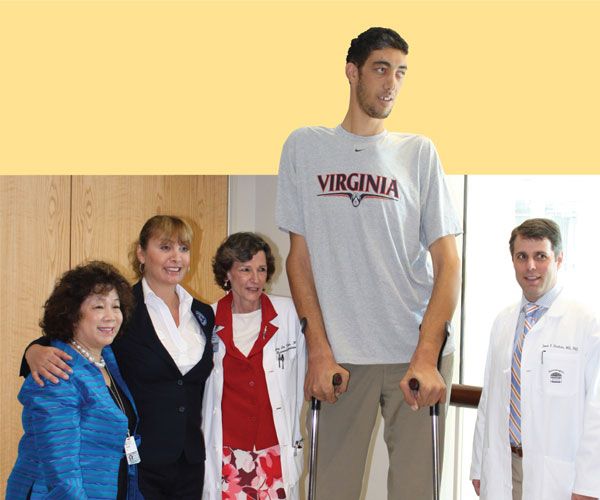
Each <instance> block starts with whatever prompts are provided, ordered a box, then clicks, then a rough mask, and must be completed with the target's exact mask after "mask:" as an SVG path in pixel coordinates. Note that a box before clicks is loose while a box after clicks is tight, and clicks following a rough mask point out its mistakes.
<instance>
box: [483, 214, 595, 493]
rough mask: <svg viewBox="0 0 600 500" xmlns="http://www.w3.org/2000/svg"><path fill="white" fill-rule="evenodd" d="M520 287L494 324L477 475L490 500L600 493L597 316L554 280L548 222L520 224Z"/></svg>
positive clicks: (557, 245) (556, 246)
mask: <svg viewBox="0 0 600 500" xmlns="http://www.w3.org/2000/svg"><path fill="white" fill-rule="evenodd" d="M509 246H510V253H511V257H512V261H513V265H514V268H515V276H516V278H517V282H518V283H519V286H520V287H521V289H522V290H523V296H522V298H521V300H520V301H519V303H517V304H515V305H512V306H510V307H508V308H506V309H504V310H503V311H502V312H501V313H500V314H499V315H498V317H497V318H496V321H495V322H494V325H493V327H492V333H491V337H490V345H489V351H488V357H487V364H486V369H485V382H484V388H483V393H482V397H481V401H480V403H479V409H478V413H477V425H476V430H475V440H474V444H473V463H472V466H471V478H472V479H473V486H474V487H475V491H476V492H477V494H478V495H480V496H481V498H482V499H486V500H512V499H514V500H520V499H521V498H522V499H524V500H537V499H540V500H542V499H543V500H569V499H571V500H593V499H597V498H598V497H599V496H600V317H599V316H598V315H597V314H596V312H592V311H590V310H589V309H587V308H586V307H584V306H583V305H581V304H580V303H578V302H577V301H574V300H572V299H569V298H568V297H567V296H565V292H564V291H562V290H561V287H560V285H559V284H558V283H557V276H558V269H559V268H560V266H561V264H562V260H563V253H562V249H561V248H562V243H561V235H560V230H559V228H558V226H557V224H556V223H555V222H553V221H551V220H548V219H530V220H526V221H525V222H523V223H522V224H521V225H520V226H518V227H516V228H515V229H513V231H512V234H511V237H510V241H509Z"/></svg>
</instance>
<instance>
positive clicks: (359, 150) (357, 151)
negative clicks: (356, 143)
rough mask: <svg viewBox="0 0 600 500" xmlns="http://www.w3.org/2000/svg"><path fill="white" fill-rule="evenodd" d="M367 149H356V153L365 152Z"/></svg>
mask: <svg viewBox="0 0 600 500" xmlns="http://www.w3.org/2000/svg"><path fill="white" fill-rule="evenodd" d="M365 149H367V148H362V149H356V148H354V152H355V153H360V152H361V151H364V150H365Z"/></svg>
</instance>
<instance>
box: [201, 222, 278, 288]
mask: <svg viewBox="0 0 600 500" xmlns="http://www.w3.org/2000/svg"><path fill="white" fill-rule="evenodd" d="M261 250H262V251H263V252H265V257H266V258H267V281H269V280H270V279H271V276H273V273H274V272H275V258H274V257H273V253H272V252H271V247H270V246H269V244H268V243H267V242H266V241H265V240H263V239H262V238H261V237H260V236H258V234H255V233H234V234H232V235H231V236H229V237H228V238H227V239H225V241H223V243H221V246H220V247H219V248H218V249H217V253H216V254H215V256H214V257H213V260H212V268H213V273H214V274H215V283H216V284H217V285H219V286H220V287H221V288H222V289H223V290H226V291H227V290H230V289H231V284H230V283H229V281H228V280H227V272H228V271H229V270H230V269H231V267H232V266H233V263H234V262H236V261H237V262H247V261H249V260H252V257H254V256H255V255H256V254H257V253H258V252H260V251H261Z"/></svg>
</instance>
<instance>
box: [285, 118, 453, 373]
mask: <svg viewBox="0 0 600 500" xmlns="http://www.w3.org/2000/svg"><path fill="white" fill-rule="evenodd" d="M276 217H277V224H278V226H279V227H280V228H281V229H282V230H284V231H288V232H293V233H297V234H300V235H302V236H303V237H304V238H305V240H306V242H307V244H308V248H309V252H310V258H311V264H312V269H313V274H314V279H315V284H316V288H317V294H318V297H319V302H320V305H321V309H322V312H323V319H324V321H325V328H326V330H327V337H328V339H329V342H330V344H331V346H332V349H333V353H334V356H335V358H336V360H337V361H338V362H341V363H353V364H381V363H406V362H408V361H410V358H411V356H412V354H413V352H414V350H415V347H416V345H417V340H418V336H419V331H418V327H419V324H420V323H421V321H422V319H423V314H424V312H425V309H426V307H427V303H428V301H429V297H430V296H431V290H432V287H433V276H432V268H431V260H430V258H429V252H428V250H427V249H428V248H429V246H430V245H431V244H432V243H433V242H434V241H435V240H437V239H438V238H440V237H442V236H446V235H449V234H454V235H456V234H460V232H461V227H460V222H459V219H458V217H457V215H456V212H455V211H454V209H453V207H452V205H451V202H450V196H449V193H448V189H447V187H446V184H445V182H444V177H443V172H442V168H441V165H440V161H439V158H438V155H437V152H436V150H435V147H434V146H433V143H432V142H431V141H430V140H429V139H427V138H425V137H422V136H418V135H411V134H398V133H389V132H385V131H384V132H382V133H381V134H378V135H376V136H370V137H363V136H357V135H354V134H351V133H349V132H347V131H346V130H345V129H343V128H342V127H341V126H338V127H336V128H335V129H329V128H325V127H305V128H301V129H298V130H296V131H294V132H292V134H291V135H290V136H289V138H288V140H287V141H286V143H285V145H284V147H283V152H282V156H281V163H280V167H279V179H278V193H277V212H276ZM453 350H454V345H453V341H452V338H450V340H449V341H448V344H447V346H446V350H445V352H446V353H449V352H452V351H453Z"/></svg>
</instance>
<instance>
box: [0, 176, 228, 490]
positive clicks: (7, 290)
mask: <svg viewBox="0 0 600 500" xmlns="http://www.w3.org/2000/svg"><path fill="white" fill-rule="evenodd" d="M154 214H172V215H178V216H180V217H182V218H184V219H186V220H187V221H188V222H189V223H190V224H191V225H192V227H193V229H194V233H195V236H194V242H193V245H192V266H191V269H192V270H191V272H190V274H189V275H188V277H187V279H186V282H185V283H184V285H185V286H186V288H187V289H188V290H189V291H190V292H192V294H193V295H195V296H196V297H199V298H201V299H203V300H205V301H208V302H212V301H214V300H216V299H217V298H218V297H220V296H221V294H222V293H221V291H220V290H219V289H218V288H217V286H216V285H214V283H213V279H212V271H211V266H210V261H211V258H212V255H213V254H214V252H215V250H216V248H217V246H218V244H219V243H220V242H221V241H222V239H223V238H224V237H225V236H226V234H227V177H225V176H74V177H68V176H44V177H2V176H0V273H1V274H0V276H1V279H0V325H2V330H1V332H0V360H1V361H0V390H1V393H0V439H1V440H2V446H1V450H0V495H2V497H3V496H4V491H5V486H6V479H7V477H8V475H9V474H10V471H11V469H12V466H13V465H14V461H15V459H16V455H17V444H18V440H19V439H20V437H21V434H22V428H21V420H20V416H21V405H20V404H19V403H18V402H17V399H16V398H17V394H18V391H19V388H20V386H21V383H22V379H20V378H19V377H18V376H17V374H18V368H19V364H20V360H21V355H22V353H23V349H24V347H25V346H26V345H27V344H28V343H29V342H30V341H31V340H33V339H34V338H36V337H38V336H39V334H40V331H39V327H38V321H39V319H40V315H41V311H42V305H43V303H44V301H45V299H46V298H47V296H48V295H49V294H50V292H51V291H52V287H53V285H54V282H55V280H56V279H57V278H58V277H59V276H60V275H61V274H62V273H63V272H64V271H65V270H67V269H68V268H70V267H73V266H74V265H77V264H79V263H81V262H83V261H85V260H89V259H101V260H106V261H108V262H111V263H112V264H114V265H116V266H117V267H118V268H119V269H120V270H121V271H122V272H123V273H125V274H126V276H127V277H128V278H130V279H133V271H132V270H131V269H130V266H129V262H128V252H129V249H130V248H131V244H132V242H133V241H135V239H136V238H137V236H138V234H139V231H140V229H141V227H142V224H143V223H144V222H145V221H146V220H147V219H148V218H149V217H151V216H152V215H154Z"/></svg>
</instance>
